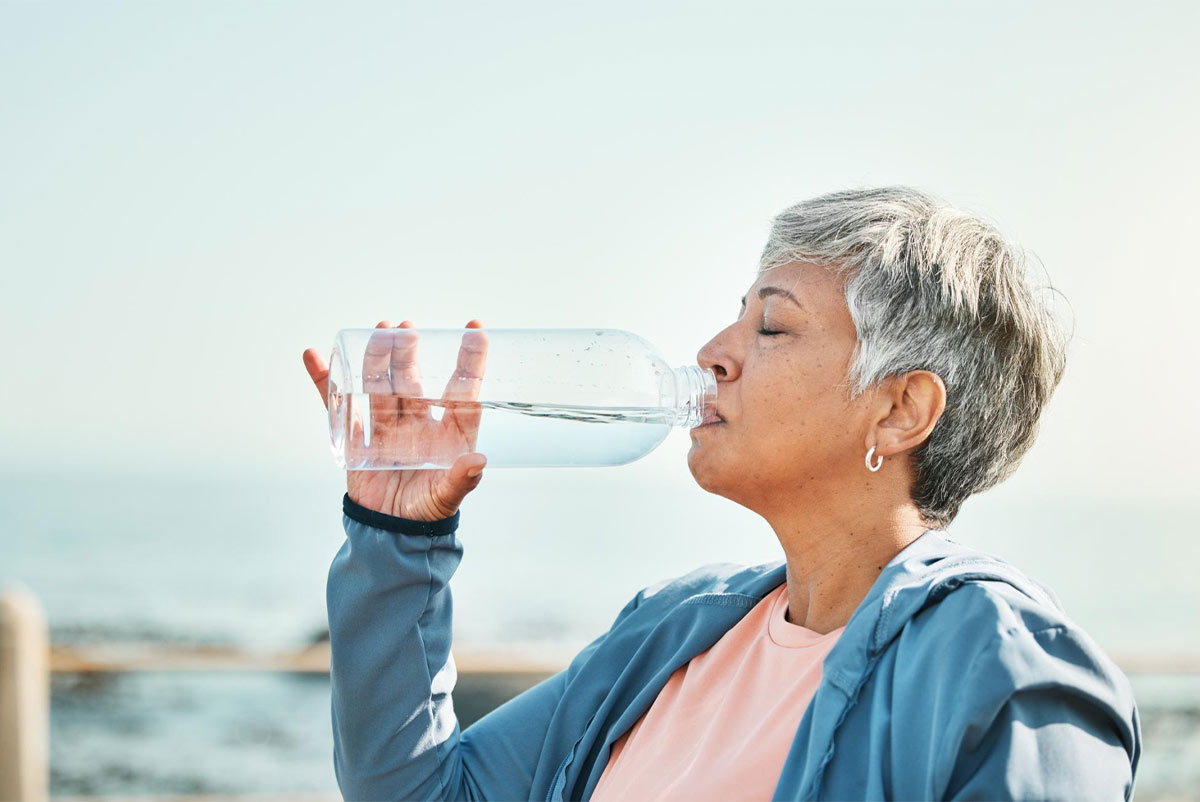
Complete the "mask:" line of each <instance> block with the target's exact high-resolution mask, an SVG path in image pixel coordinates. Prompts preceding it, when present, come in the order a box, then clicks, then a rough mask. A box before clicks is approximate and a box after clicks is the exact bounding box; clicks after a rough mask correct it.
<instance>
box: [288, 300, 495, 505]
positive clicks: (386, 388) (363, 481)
mask: <svg viewBox="0 0 1200 802" xmlns="http://www.w3.org/2000/svg"><path fill="white" fill-rule="evenodd" d="M482 327H483V324H482V323H480V322H479V321H478V320H472V321H470V322H469V323H467V328H468V329H478V328H482ZM375 328H377V329H386V328H403V329H410V328H413V323H412V321H409V320H405V321H404V322H402V323H401V324H400V325H399V326H392V324H391V323H389V322H387V321H386V320H385V321H381V322H380V323H379V325H377V326H376V327H375ZM487 345H488V342H487V335H486V334H484V333H483V332H480V333H478V334H464V335H463V343H462V346H461V348H460V349H459V353H458V367H457V368H456V369H455V371H454V375H453V376H452V377H451V378H450V381H449V383H448V384H447V385H446V389H445V391H444V392H443V394H442V400H443V402H447V403H446V404H445V406H444V408H443V412H442V419H441V420H440V421H436V420H434V419H433V416H432V415H431V414H430V410H429V407H430V405H429V402H428V401H422V400H417V399H421V398H422V397H423V393H422V389H421V372H420V367H419V365H418V362H417V335H416V333H415V332H414V336H413V337H412V338H408V337H394V338H393V337H389V338H386V339H385V338H379V341H378V343H376V342H375V340H374V339H372V341H371V342H370V343H368V345H367V349H366V354H365V355H364V357H363V372H362V375H363V391H364V392H366V393H369V394H371V395H370V408H371V438H372V443H371V447H372V449H378V448H380V447H382V448H384V449H386V450H388V451H389V452H392V453H396V452H405V451H411V447H412V446H413V445H418V446H420V448H421V451H422V453H424V454H426V456H427V457H428V455H429V452H432V453H433V455H434V456H437V455H438V454H443V455H447V457H446V458H447V459H448V458H449V457H450V456H452V455H458V456H456V457H454V461H453V463H452V464H451V466H450V468H449V469H448V470H398V471H347V472H346V492H347V494H349V496H350V498H351V500H352V501H354V502H355V503H357V504H361V505H362V506H364V507H366V508H368V509H372V510H377V511H378V512H382V513H385V514H387V515H396V516H400V517H402V518H409V519H411V520H416V521H437V520H441V519H443V518H449V517H450V516H451V515H453V514H454V513H455V511H456V510H458V507H459V505H460V504H462V500H463V499H464V498H465V497H466V495H467V493H470V492H471V491H472V490H474V489H475V488H476V487H477V486H478V485H479V482H480V480H481V479H482V477H483V474H482V471H483V467H484V465H486V464H487V457H485V456H484V455H483V454H478V453H475V452H474V449H475V442H476V439H477V437H478V435H479V420H480V417H481V415H482V412H483V410H482V408H481V407H480V406H479V404H478V403H474V402H477V401H478V400H479V386H480V380H481V379H482V378H483V370H484V365H485V364H486V361H487ZM303 359H304V367H305V368H306V369H307V370H308V375H309V376H310V377H311V378H312V381H313V384H314V385H316V388H317V392H318V393H320V395H321V401H322V403H324V404H325V405H326V407H328V403H329V402H328V395H329V393H328V389H329V365H328V364H326V362H325V360H324V359H323V358H322V357H321V355H320V353H319V352H318V351H317V350H316V349H315V348H309V349H308V350H306V351H305V352H304V356H303ZM389 368H390V374H391V375H390V378H389ZM398 396H401V397H398ZM464 402H465V403H464ZM351 442H352V444H360V445H361V444H362V442H363V432H362V422H361V420H356V421H355V422H354V425H353V431H352V434H351ZM352 447H353V446H352ZM464 451H466V452H467V453H463V452H464ZM400 456H401V457H402V456H403V454H400Z"/></svg>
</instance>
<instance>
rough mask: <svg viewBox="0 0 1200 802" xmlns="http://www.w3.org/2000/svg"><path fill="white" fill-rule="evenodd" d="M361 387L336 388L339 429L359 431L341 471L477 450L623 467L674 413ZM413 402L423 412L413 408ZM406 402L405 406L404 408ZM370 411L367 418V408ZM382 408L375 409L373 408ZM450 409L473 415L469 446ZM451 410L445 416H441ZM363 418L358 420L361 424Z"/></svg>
mask: <svg viewBox="0 0 1200 802" xmlns="http://www.w3.org/2000/svg"><path fill="white" fill-rule="evenodd" d="M397 400H398V399H397V397H396V396H391V395H380V394H368V393H346V394H338V393H335V394H334V396H333V399H332V401H333V403H334V404H335V407H334V409H335V414H336V415H337V417H338V419H339V424H340V427H341V430H342V431H343V432H349V431H351V423H352V421H356V420H357V421H359V422H360V423H359V427H360V429H361V430H362V435H361V436H360V437H359V438H357V439H356V440H355V441H354V442H353V443H352V445H351V447H350V448H349V449H346V450H344V451H343V456H344V458H345V467H346V469H347V470H364V469H371V468H377V469H395V468H448V467H449V466H450V465H451V464H453V462H454V459H455V457H457V456H459V455H461V454H467V453H470V452H472V451H478V452H480V453H482V454H484V455H486V456H487V458H488V465H489V466H492V467H505V466H508V467H518V466H519V467H549V466H559V465H580V466H582V465H623V464H625V463H628V462H632V461H634V460H636V459H638V458H639V457H642V456H645V455H646V454H648V453H649V452H650V451H652V450H653V449H654V448H655V447H656V446H658V444H659V443H661V442H662V441H663V440H664V439H666V437H667V434H668V433H669V432H670V430H671V427H672V425H673V424H674V422H675V416H676V414H677V413H676V411H675V410H673V409H668V408H665V407H614V406H579V405H569V404H552V403H538V404H530V403H523V402H517V401H478V402H475V401H444V400H442V399H432V398H422V399H407V398H403V399H399V400H400V401H401V402H402V403H401V406H400V412H399V413H397V412H396V402H397ZM414 401H419V403H420V405H424V406H425V407H427V408H428V411H429V416H428V417H424V416H423V413H422V414H421V415H418V414H415V413H413V412H412V408H413V403H414ZM406 406H407V409H406ZM371 409H375V410H376V415H374V416H372V415H371V414H370V410H371ZM384 409H386V410H388V412H387V413H386V414H381V413H380V412H379V410H384ZM454 410H460V411H461V412H463V413H469V412H471V411H472V410H475V411H477V412H478V414H479V427H478V434H477V439H476V443H475V445H474V447H471V445H470V444H469V443H468V442H467V440H466V437H465V435H464V434H463V432H462V430H461V428H460V426H458V425H456V424H457V423H459V422H460V421H458V420H457V416H456V415H455V414H454ZM448 412H449V413H450V420H449V421H447V419H446V415H447V413H448ZM362 422H365V424H364V423H362Z"/></svg>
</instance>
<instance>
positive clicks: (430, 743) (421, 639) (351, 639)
mask: <svg viewBox="0 0 1200 802" xmlns="http://www.w3.org/2000/svg"><path fill="white" fill-rule="evenodd" d="M343 506H344V508H345V510H346V513H347V514H346V517H345V518H344V519H343V524H344V525H345V528H346V535H347V539H346V542H345V543H344V544H343V545H342V548H341V550H339V552H338V554H337V556H336V557H335V558H334V561H333V565H332V566H331V567H330V571H329V585H328V594H327V601H328V609H329V640H330V647H331V650H332V659H331V666H330V674H331V679H332V695H333V741H334V770H335V773H336V775H337V779H338V785H339V787H340V788H341V791H342V795H343V796H344V797H345V798H347V799H468V800H485V799H492V800H509V799H528V798H529V793H530V788H531V786H532V784H533V778H534V774H535V772H536V770H537V767H538V765H539V762H540V760H541V758H542V755H543V750H544V748H545V745H546V740H547V731H548V729H549V726H550V722H551V719H552V718H553V716H554V713H555V711H556V710H557V709H558V705H559V701H560V700H561V698H562V695H563V693H564V690H565V688H566V685H567V682H568V679H569V677H571V676H573V674H574V673H575V672H576V671H577V670H578V669H579V667H580V666H582V665H583V664H584V663H585V662H586V661H587V660H588V658H589V657H590V656H591V655H592V653H593V652H595V650H596V649H597V648H598V647H599V646H600V644H601V643H602V642H603V641H604V640H605V638H606V637H607V634H608V633H605V634H603V635H601V636H600V637H598V638H596V639H595V640H594V641H592V642H591V643H590V644H588V645H587V646H586V647H584V649H583V650H582V651H581V652H580V653H579V654H578V655H577V656H576V657H575V658H574V659H573V660H572V661H571V665H570V666H569V667H568V668H567V669H566V670H564V671H561V672H559V673H558V674H555V675H554V676H552V677H549V678H547V679H546V680H544V681H542V682H541V683H539V684H538V685H536V686H534V687H533V688H530V689H529V690H527V691H526V692H524V693H522V694H520V695H519V696H517V697H516V698H514V699H511V700H509V701H508V702H506V703H505V704H503V705H501V706H500V707H499V708H497V709H496V710H493V711H492V712H491V713H488V714H487V715H486V716H484V717H483V718H481V719H480V720H479V721H477V722H476V723H475V724H474V725H473V726H471V727H469V728H468V729H467V730H466V731H465V732H460V730H459V727H458V721H457V719H456V717H455V715H454V708H453V703H452V701H451V692H452V690H453V688H454V683H455V680H456V679H457V674H456V671H455V668H454V662H453V659H452V658H451V656H450V634H451V618H452V615H451V610H452V608H451V598H450V588H449V584H448V583H449V581H450V577H451V576H452V575H453V573H454V571H455V569H456V568H457V567H458V564H459V562H460V560H461V557H462V547H461V545H460V544H459V541H458V539H457V537H456V536H455V534H454V532H455V529H456V527H457V524H458V517H459V516H458V514H457V513H456V514H455V515H454V516H453V517H451V518H448V519H445V520H443V521H435V522H431V523H422V522H417V521H410V520H407V519H403V518H396V517H393V516H387V515H380V514H379V513H376V512H373V511H371V510H365V509H363V508H361V507H359V506H358V505H356V504H354V502H352V501H348V500H346V501H344V502H343ZM352 516H353V517H352ZM641 596H642V594H641V593H639V594H637V595H636V596H635V597H634V598H633V599H631V600H630V601H629V603H628V604H626V605H625V607H624V609H622V610H621V612H620V614H619V615H618V616H617V621H620V620H621V619H622V618H623V617H624V616H626V615H628V614H629V613H630V612H631V611H632V610H633V609H634V608H636V607H637V605H638V603H639V601H640V599H641ZM615 623H616V622H614V626H615ZM551 768H552V769H553V768H554V767H551Z"/></svg>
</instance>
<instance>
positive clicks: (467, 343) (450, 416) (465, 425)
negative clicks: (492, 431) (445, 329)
mask: <svg viewBox="0 0 1200 802" xmlns="http://www.w3.org/2000/svg"><path fill="white" fill-rule="evenodd" d="M467 328H468V329H481V328H483V324H482V323H480V322H479V321H478V320H472V321H470V322H469V323H467ZM490 342H491V341H490V340H489V339H488V336H487V334H486V333H485V332H483V331H467V332H464V333H463V338H462V345H461V346H460V347H459V350H458V365H457V366H456V367H455V370H454V375H452V376H451V377H450V380H449V382H447V383H446V389H445V391H444V392H443V393H442V398H443V399H444V400H445V402H446V414H445V415H444V416H443V421H444V422H446V423H447V424H448V425H451V426H454V427H455V428H457V429H458V430H459V431H460V432H461V433H462V435H463V437H464V438H465V439H466V441H467V443H468V444H469V445H470V447H471V448H474V447H475V443H476V439H477V437H478V435H479V422H480V419H481V417H482V415H483V408H482V407H480V406H479V404H478V403H476V402H477V401H478V400H479V393H480V388H481V387H482V385H483V374H484V371H485V369H486V367H487V352H488V346H489V344H490Z"/></svg>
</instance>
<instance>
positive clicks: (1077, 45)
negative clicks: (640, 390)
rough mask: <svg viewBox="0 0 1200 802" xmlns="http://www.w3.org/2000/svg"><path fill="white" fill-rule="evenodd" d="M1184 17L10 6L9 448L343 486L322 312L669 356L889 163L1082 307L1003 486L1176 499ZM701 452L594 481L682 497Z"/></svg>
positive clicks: (1187, 409)
mask: <svg viewBox="0 0 1200 802" xmlns="http://www.w3.org/2000/svg"><path fill="white" fill-rule="evenodd" d="M1198 35H1200V11H1198V7H1197V6H1196V5H1195V4H1189V3H1104V4H1096V3H1053V4H1046V3H1006V4H982V3H950V2H945V3H929V2H912V3H904V4H895V3H864V2H854V3H843V4H833V3H820V4H818V3H755V2H739V3H721V4H717V3H665V2H664V3H653V4H647V3H630V2H605V3H592V4H573V3H550V2H545V3H531V2H530V3H527V2H514V3H503V4H499V3H493V4H483V3H453V4H444V3H379V4H370V3H355V4H336V5H330V4H326V3H296V2H289V3H267V2H263V3H253V4H241V3H237V4H235V3H227V4H200V3H192V4H189V3H118V2H97V3H76V4H61V3H41V2H0V271H2V275H3V279H2V282H3V283H2V287H3V290H2V292H0V305H2V306H0V327H2V333H3V338H4V342H5V343H6V344H7V346H8V347H7V356H8V363H9V365H10V371H11V372H10V377H9V381H8V382H7V386H8V388H9V390H8V391H7V392H5V393H3V395H0V443H2V444H3V447H2V448H0V474H6V475H10V476H27V475H44V476H55V475H59V474H68V473H69V474H75V475H86V474H89V473H104V474H105V475H107V476H123V475H128V476H131V477H135V476H165V475H169V476H196V477H208V478H212V477H221V478H223V479H228V480H231V481H243V482H276V483H289V482H295V483H297V484H302V483H326V484H336V483H337V481H339V477H340V474H339V473H338V472H337V470H336V467H335V466H334V465H333V462H332V459H331V457H330V454H329V451H328V443H327V431H326V429H325V418H324V410H323V408H322V407H321V403H320V399H319V398H318V397H317V394H316V393H315V392H314V391H313V389H312V386H311V383H310V381H309V379H308V377H307V375H306V374H305V372H304V369H303V367H302V365H301V361H300V354H301V352H302V351H303V350H304V349H305V348H307V347H310V346H312V347H319V348H322V349H324V350H327V349H328V347H329V345H330V344H331V343H332V340H333V336H334V334H335V333H336V331H337V330H339V329H341V328H356V327H370V326H373V325H374V324H375V323H376V322H377V321H379V320H381V319H385V318H386V319H391V320H397V321H398V320H400V319H404V318H411V319H413V320H414V321H415V322H416V323H417V324H418V325H419V326H428V327H433V326H437V327H457V326H461V325H463V324H464V323H465V322H466V321H467V320H469V319H471V318H479V319H480V320H482V321H483V322H484V323H485V325H487V326H491V327H501V328H533V327H598V328H621V329H628V330H630V331H634V332H637V333H638V334H640V335H642V336H643V337H645V338H646V339H648V340H650V341H651V342H653V343H656V344H657V345H658V346H659V347H660V348H661V350H662V351H663V353H664V354H666V355H667V356H668V358H669V359H670V360H671V361H672V362H674V363H676V364H685V363H688V362H694V360H695V358H696V352H697V350H698V349H699V348H700V346H701V345H703V344H704V342H706V341H707V340H708V339H709V338H710V337H711V336H712V335H713V334H714V333H716V332H717V331H719V330H720V329H721V328H723V327H724V326H726V325H727V324H728V323H729V322H730V321H732V320H733V319H734V317H735V316H736V314H737V310H738V305H739V299H740V297H741V296H742V294H744V292H745V291H746V289H747V288H748V287H749V286H750V284H751V283H753V281H754V274H755V270H756V267H757V259H758V255H759V253H760V251H761V248H762V245H763V242H764V241H765V237H766V234H767V231H768V227H769V223H770V219H771V217H772V215H774V214H776V213H777V212H779V211H781V210H782V209H783V208H785V207H786V206H788V205H790V204H792V203H795V202H797V201H799V200H802V199H804V198H807V197H811V196H813V195H816V194H819V193H822V192H827V191H832V190H837V189H843V188H848V187H863V186H873V185H883V184H895V183H902V184H910V185H912V186H916V187H919V188H921V189H924V190H927V191H930V192H933V193H934V194H937V195H940V196H942V197H944V198H946V199H947V200H949V201H951V202H953V203H955V204H957V205H960V206H962V207H963V208H966V209H968V210H970V211H973V212H977V213H979V214H982V215H983V216H985V217H986V218H987V219H989V220H990V221H992V222H994V223H995V224H996V225H997V226H999V228H1000V229H1001V230H1002V231H1003V232H1004V233H1005V234H1006V235H1007V236H1009V237H1011V238H1012V239H1014V240H1016V241H1018V242H1020V243H1021V244H1022V245H1023V246H1025V247H1026V248H1027V249H1028V250H1029V251H1031V252H1032V253H1033V254H1035V256H1036V258H1037V259H1038V260H1039V261H1040V262H1041V263H1042V264H1043V265H1044V266H1045V269H1046V271H1047V273H1048V274H1049V276H1050V278H1051V279H1052V281H1053V282H1054V284H1055V286H1057V287H1058V288H1059V289H1060V290H1061V291H1062V292H1063V294H1064V295H1065V296H1066V298H1067V300H1068V301H1069V303H1070V306H1071V310H1072V312H1073V317H1074V324H1075V336H1074V340H1073V343H1072V346H1071V352H1070V356H1069V361H1068V367H1067V372H1066V375H1065V377H1064V379H1063V382H1062V384H1061V386H1060V388H1059V390H1058V393H1057V394H1056V396H1055V397H1054V399H1053V401H1052V403H1051V405H1050V407H1049V408H1048V410H1047V412H1046V415H1045V417H1044V421H1043V427H1042V434H1041V435H1040V438H1039V440H1038V442H1037V444H1036V445H1035V446H1034V448H1033V450H1032V451H1031V452H1030V454H1029V455H1028V457H1027V458H1026V460H1025V464H1024V466H1023V467H1022V468H1021V469H1020V470H1019V471H1018V472H1017V474H1016V475H1015V476H1014V477H1013V478H1012V479H1011V480H1009V482H1010V485H1011V488H1010V489H1009V490H1007V491H1006V492H1007V493H1009V494H1010V495H1011V497H1014V498H1057V497H1065V496H1069V497H1071V498H1079V499H1089V498H1095V499H1110V500H1111V499H1136V500H1139V501H1146V502H1150V503H1156V502H1160V501H1162V502H1170V503H1173V504H1174V503H1188V504H1190V503H1191V501H1190V499H1194V493H1195V490H1194V486H1195V482H1196V479H1197V478H1198V471H1197V469H1196V468H1195V455H1196V453H1197V451H1198V450H1200V435H1198V434H1197V427H1196V426H1195V425H1193V424H1194V409H1193V407H1194V402H1195V399H1196V397H1197V395H1198V394H1200V379H1198V378H1197V373H1196V370H1195V368H1194V365H1195V355H1196V353H1197V346H1198V345H1200V338H1198V337H1197V334H1196V329H1195V325H1194V322H1193V321H1194V313H1195V308H1196V301H1197V299H1198V298H1200V271H1198V270H1197V269H1196V267H1197V265H1196V258H1195V255H1194V253H1195V249H1194V248H1193V247H1191V242H1192V240H1193V239H1194V236H1195V230H1196V222H1195V221H1196V218H1197V213H1198V212H1200V202H1198V201H1197V197H1198V196H1197V193H1196V191H1195V187H1196V186H1197V185H1198V184H1200V167H1198V165H1200V160H1198V159H1197V156H1196V142H1197V141H1200V130H1198V129H1200V106H1198V104H1197V101H1196V98H1198V97H1200V69H1197V67H1198V65H1197V56H1196V54H1195V42H1196V40H1197V36H1198ZM687 441H688V438H687V435H686V433H682V432H677V433H675V434H673V435H672V438H671V439H669V440H668V443H667V444H666V445H664V446H663V447H662V449H661V453H660V454H656V455H652V457H650V458H647V461H644V462H643V463H641V464H635V465H634V466H628V467H626V468H621V469H609V470H618V471H625V472H626V475H627V476H629V477H630V480H631V481H636V480H637V478H638V477H649V476H651V475H652V474H653V475H655V476H656V477H657V478H658V479H659V480H661V481H665V482H667V483H668V484H669V485H670V486H672V487H676V488H681V487H683V486H685V485H690V483H691V479H690V476H689V475H688V473H687V469H686V465H685V463H684V460H683V454H684V453H685V452H686V448H687ZM505 481H512V482H515V481H517V480H516V479H511V480H505Z"/></svg>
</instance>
